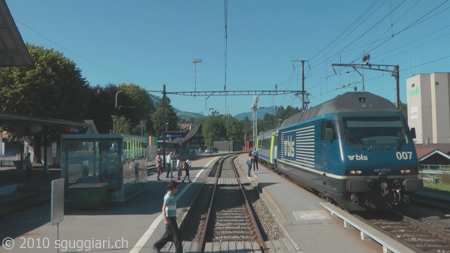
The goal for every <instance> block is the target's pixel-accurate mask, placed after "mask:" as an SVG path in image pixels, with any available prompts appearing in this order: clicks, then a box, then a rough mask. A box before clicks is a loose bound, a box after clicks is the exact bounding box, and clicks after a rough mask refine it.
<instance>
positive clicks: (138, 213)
mask: <svg viewBox="0 0 450 253" xmlns="http://www.w3.org/2000/svg"><path fill="white" fill-rule="evenodd" d="M246 156H247V155H246V154H243V155H240V156H239V158H238V159H239V160H240V161H242V163H245V161H246ZM247 157H248V156H247ZM216 159H217V157H207V158H203V159H199V160H196V161H193V162H192V168H191V169H190V174H191V181H193V182H192V183H184V184H183V183H181V182H180V186H179V190H178V193H177V199H178V202H177V207H178V210H177V214H178V215H179V219H180V220H181V218H182V217H183V215H184V213H185V212H186V211H187V210H188V209H189V207H190V205H191V202H192V200H193V199H194V198H195V196H196V194H197V192H198V190H199V189H200V187H201V186H202V184H204V183H205V180H206V178H207V172H208V170H209V168H210V166H212V164H213V161H214V160H216ZM253 173H254V175H253V176H252V177H250V180H251V181H252V183H253V184H255V185H256V184H257V185H259V186H260V187H261V188H262V191H263V193H264V194H263V198H264V199H265V201H267V202H268V203H269V204H268V205H269V208H270V209H271V210H272V211H273V212H274V213H275V218H276V219H277V220H278V222H279V223H280V224H281V225H282V226H283V230H284V231H285V232H286V233H287V237H286V238H287V239H289V240H290V241H292V243H293V244H294V245H295V246H296V250H297V251H299V252H380V251H381V246H379V245H378V244H377V243H375V242H373V241H370V240H368V241H362V240H361V239H360V236H359V232H358V231H356V230H354V229H348V228H344V227H343V225H342V221H341V220H340V219H338V218H336V217H331V216H330V215H329V213H328V212H327V211H325V209H324V208H323V207H322V206H321V205H319V203H320V202H322V200H321V199H320V198H318V197H317V196H315V195H313V194H312V193H310V192H308V191H306V190H304V189H303V188H301V187H299V186H297V185H295V184H293V183H292V182H290V181H288V180H286V179H285V178H284V177H282V176H279V175H278V174H276V173H274V172H272V171H270V170H268V169H266V168H264V166H261V165H260V166H259V170H258V171H255V172H253ZM161 179H162V181H156V175H155V173H154V171H151V172H150V175H149V177H148V182H147V184H146V191H145V192H143V193H141V194H140V195H138V196H136V197H135V198H133V199H131V200H130V201H128V202H126V203H125V204H123V205H111V204H108V205H107V206H106V207H103V208H101V209H96V210H75V209H73V208H72V207H71V206H70V204H69V203H67V204H66V206H65V217H64V221H63V222H61V224H60V226H59V241H57V240H56V235H57V232H56V231H57V230H56V226H52V225H51V222H50V204H48V205H42V206H39V207H34V208H32V209H29V210H25V211H22V212H20V213H17V214H15V215H11V216H7V217H3V218H0V227H1V229H0V239H1V240H2V242H3V243H2V245H1V246H0V252H52V251H53V252H55V251H56V250H55V246H59V248H60V252H63V251H65V252H133V253H136V252H154V251H153V250H152V245H153V243H154V242H156V241H157V240H158V239H159V238H160V237H161V236H162V234H163V233H164V230H165V226H164V224H163V222H162V216H161V206H162V201H163V196H164V194H165V193H166V191H167V183H168V182H169V179H170V178H165V174H163V176H162V177H161ZM5 238H11V239H12V240H14V248H13V249H12V250H7V249H5V247H9V246H11V245H12V243H11V241H8V242H7V241H5Z"/></svg>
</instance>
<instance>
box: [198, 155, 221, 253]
mask: <svg viewBox="0 0 450 253" xmlns="http://www.w3.org/2000/svg"><path fill="white" fill-rule="evenodd" d="M224 161H225V158H222V159H221V160H220V162H219V166H218V168H217V171H216V179H215V181H216V182H215V184H214V190H213V193H212V196H211V201H210V203H209V207H208V213H207V214H206V219H205V226H204V227H203V234H202V239H201V240H200V244H199V245H198V252H204V251H205V244H206V231H207V229H208V221H209V217H210V216H211V212H212V207H213V204H214V197H215V194H216V190H217V182H218V181H219V177H220V169H221V168H222V164H223V162H224Z"/></svg>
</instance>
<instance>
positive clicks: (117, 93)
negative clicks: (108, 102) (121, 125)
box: [115, 90, 123, 109]
mask: <svg viewBox="0 0 450 253" xmlns="http://www.w3.org/2000/svg"><path fill="white" fill-rule="evenodd" d="M121 92H123V91H122V90H119V91H118V92H116V104H115V107H116V108H117V95H119V93H121ZM117 109H119V108H117Z"/></svg>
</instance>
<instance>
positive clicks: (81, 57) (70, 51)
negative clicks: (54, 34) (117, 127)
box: [14, 18, 132, 83]
mask: <svg viewBox="0 0 450 253" xmlns="http://www.w3.org/2000/svg"><path fill="white" fill-rule="evenodd" d="M14 22H16V23H20V24H21V25H23V26H24V27H26V28H28V29H29V30H31V31H32V32H34V33H36V34H37V35H39V36H41V37H42V38H44V39H46V40H48V41H49V42H50V43H53V44H55V45H57V46H58V47H60V48H62V49H64V50H65V51H67V52H69V53H71V54H73V55H75V56H77V57H79V58H80V59H82V60H84V61H86V62H88V63H90V64H92V65H94V66H96V67H97V68H98V69H102V70H103V71H105V72H108V73H110V74H112V75H114V76H116V77H118V78H120V79H122V80H125V81H127V82H129V83H132V82H131V81H130V80H128V79H127V78H124V77H121V76H119V75H118V74H116V73H114V72H112V71H109V70H107V69H105V68H103V67H102V66H100V65H98V64H96V63H94V62H93V61H91V60H89V59H87V58H85V57H83V56H81V55H79V54H77V53H75V52H73V51H72V50H70V49H68V48H66V47H64V46H62V45H61V44H59V43H57V42H55V41H53V40H51V39H50V38H48V37H46V36H45V35H43V34H41V33H39V32H38V31H36V30H34V29H33V28H31V27H29V26H28V25H26V24H24V23H23V22H21V21H20V20H17V19H15V18H14Z"/></svg>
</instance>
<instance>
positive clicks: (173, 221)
mask: <svg viewBox="0 0 450 253" xmlns="http://www.w3.org/2000/svg"><path fill="white" fill-rule="evenodd" d="M168 188H169V190H168V191H167V194H166V195H165V196H164V204H163V206H162V214H163V217H164V224H165V225H166V232H165V233H164V234H163V236H162V237H161V239H159V240H158V241H157V242H155V244H153V249H154V250H156V252H160V251H161V248H162V247H164V245H166V243H167V242H173V243H174V244H175V248H176V250H175V251H176V252H181V253H182V252H183V245H182V240H181V233H180V230H179V228H178V224H177V202H176V199H175V193H177V191H178V183H177V182H176V181H173V180H172V181H170V182H169V185H168Z"/></svg>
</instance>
